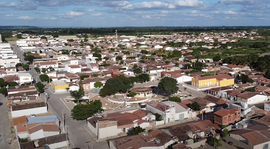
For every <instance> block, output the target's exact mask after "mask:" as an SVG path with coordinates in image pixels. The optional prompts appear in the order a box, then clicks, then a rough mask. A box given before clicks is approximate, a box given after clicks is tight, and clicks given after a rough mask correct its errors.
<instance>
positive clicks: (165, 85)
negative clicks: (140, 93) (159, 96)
mask: <svg viewBox="0 0 270 149" xmlns="http://www.w3.org/2000/svg"><path fill="white" fill-rule="evenodd" d="M158 88H159V89H160V90H161V91H164V92H165V93H166V94H167V95H168V97H170V96H171V95H172V94H174V93H176V92H177V91H178V87H177V81H176V80H175V79H174V78H170V77H164V78H162V79H161V80H160V82H159V83H158Z"/></svg>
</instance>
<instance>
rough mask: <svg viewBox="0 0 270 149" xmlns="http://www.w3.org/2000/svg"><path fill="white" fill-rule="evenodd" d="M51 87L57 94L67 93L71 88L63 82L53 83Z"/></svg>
mask: <svg viewBox="0 0 270 149" xmlns="http://www.w3.org/2000/svg"><path fill="white" fill-rule="evenodd" d="M51 86H52V88H53V90H54V92H55V93H59V92H67V91H68V88H69V85H68V84H67V83H66V82H65V81H63V80H56V81H52V82H51Z"/></svg>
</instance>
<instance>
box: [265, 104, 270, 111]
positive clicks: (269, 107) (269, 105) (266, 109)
mask: <svg viewBox="0 0 270 149" xmlns="http://www.w3.org/2000/svg"><path fill="white" fill-rule="evenodd" d="M264 110H265V111H268V112H270V102H265V103H264Z"/></svg>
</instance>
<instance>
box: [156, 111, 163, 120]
mask: <svg viewBox="0 0 270 149" xmlns="http://www.w3.org/2000/svg"><path fill="white" fill-rule="evenodd" d="M155 117H156V121H162V120H163V118H162V116H161V115H160V114H158V113H155Z"/></svg>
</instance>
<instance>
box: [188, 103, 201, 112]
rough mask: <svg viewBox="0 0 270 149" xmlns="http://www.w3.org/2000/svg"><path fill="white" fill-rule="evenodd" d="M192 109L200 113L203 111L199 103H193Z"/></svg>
mask: <svg viewBox="0 0 270 149" xmlns="http://www.w3.org/2000/svg"><path fill="white" fill-rule="evenodd" d="M190 108H191V109H192V110H195V111H200V110H201V106H200V105H199V104H198V103H197V102H193V103H192V104H191V105H190Z"/></svg>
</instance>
